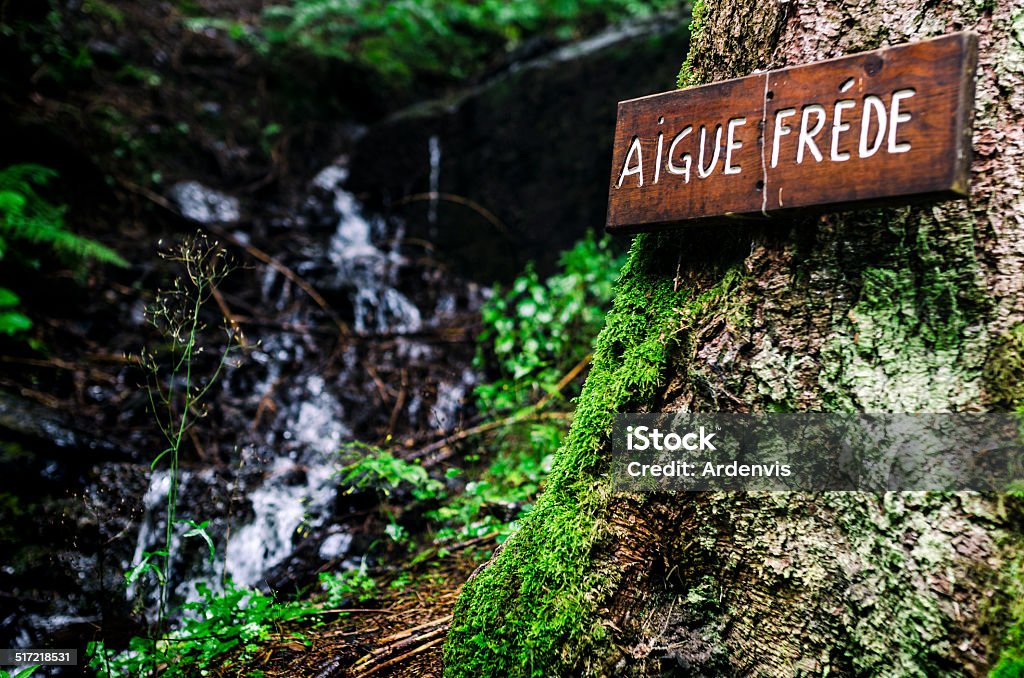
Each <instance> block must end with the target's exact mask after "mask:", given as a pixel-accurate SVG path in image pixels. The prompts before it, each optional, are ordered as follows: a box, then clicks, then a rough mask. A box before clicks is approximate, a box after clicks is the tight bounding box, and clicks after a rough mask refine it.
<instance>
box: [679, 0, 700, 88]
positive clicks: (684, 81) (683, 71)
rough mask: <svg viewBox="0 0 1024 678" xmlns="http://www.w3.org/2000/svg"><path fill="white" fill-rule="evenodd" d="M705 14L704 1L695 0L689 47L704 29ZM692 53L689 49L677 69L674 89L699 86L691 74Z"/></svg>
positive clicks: (695, 77) (691, 12) (691, 14)
mask: <svg viewBox="0 0 1024 678" xmlns="http://www.w3.org/2000/svg"><path fill="white" fill-rule="evenodd" d="M706 13H707V7H705V5H704V0H695V2H694V3H693V9H691V10H690V17H691V18H690V44H691V45H692V44H693V43H694V42H696V40H697V38H698V36H699V35H700V33H701V31H702V30H703V29H704V15H705V14H706ZM693 52H694V50H693V49H692V48H691V49H690V51H689V52H688V53H687V55H686V60H685V61H683V65H682V67H681V68H680V69H679V75H677V76H676V87H678V88H679V89H683V88H684V87H692V86H693V85H697V84H700V83H699V82H698V80H697V76H696V74H694V72H693Z"/></svg>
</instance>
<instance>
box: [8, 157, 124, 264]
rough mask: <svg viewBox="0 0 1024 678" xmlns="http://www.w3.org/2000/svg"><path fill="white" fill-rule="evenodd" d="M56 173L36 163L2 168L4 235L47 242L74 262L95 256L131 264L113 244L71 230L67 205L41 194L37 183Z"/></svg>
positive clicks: (109, 260) (38, 242)
mask: <svg viewBox="0 0 1024 678" xmlns="http://www.w3.org/2000/svg"><path fill="white" fill-rule="evenodd" d="M55 176H56V172H54V171H53V170H51V169H49V168H47V167H42V166H40V165H32V164H22V165H11V166H10V167H7V168H5V169H3V170H0V238H4V239H10V240H21V241H25V242H31V243H37V244H41V245H46V246H48V247H50V248H51V249H53V251H54V252H56V253H57V254H58V255H60V256H63V257H64V258H66V259H67V260H69V261H71V262H73V263H79V264H80V263H82V262H84V261H86V260H95V261H100V262H103V263H109V264H114V265H115V266H122V267H126V266H128V262H127V261H125V260H124V258H123V257H121V255H119V254H118V253H117V252H115V251H114V250H112V249H110V248H109V247H106V246H105V245H101V244H100V243H98V242H96V241H95V240H92V239H90V238H86V237H83V236H80V235H77V234H75V233H72V232H71V231H69V230H68V229H67V227H66V226H65V225H64V212H65V208H64V207H62V206H57V205H54V204H52V203H50V202H49V201H47V200H46V199H44V198H43V197H42V196H40V195H39V193H38V192H37V191H36V188H35V187H36V186H44V185H45V184H46V183H47V182H49V181H50V179H52V178H53V177H55ZM0 257H2V253H0Z"/></svg>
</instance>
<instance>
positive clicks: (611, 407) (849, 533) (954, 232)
mask: <svg viewBox="0 0 1024 678" xmlns="http://www.w3.org/2000/svg"><path fill="white" fill-rule="evenodd" d="M694 17H695V18H694V25H693V32H694V34H693V36H692V43H691V44H692V47H691V53H690V55H689V57H688V59H687V63H686V64H685V65H684V68H683V72H682V73H681V74H680V83H681V84H684V85H689V84H696V83H704V82H714V81H718V80H723V79H726V78H731V77H737V76H742V75H747V74H749V73H751V72H752V71H753V70H755V69H759V70H764V69H770V68H779V67H783V66H789V65H794V64H801V63H807V62H812V61H817V60H821V59H827V58H831V57H836V56H842V55H845V54H851V53H854V52H858V51H863V50H867V49H874V48H878V47H881V46H884V45H888V44H899V43H903V42H908V41H912V40H917V39H924V38H928V37H934V36H937V35H941V34H944V33H948V32H952V31H955V30H964V29H969V30H973V31H975V32H976V33H977V34H978V35H979V67H978V85H977V94H976V104H975V105H976V117H975V134H974V162H973V168H972V187H971V199H970V201H969V202H956V203H942V204H935V205H927V206H920V207H912V208H909V207H908V208H894V209H884V210H879V209H874V210H858V211H854V212H847V213H843V214H829V215H826V216H823V217H817V218H803V219H799V218H787V219H775V220H772V221H770V222H768V223H765V224H761V225H753V226H752V225H750V224H739V225H736V226H733V227H731V228H728V229H723V228H701V229H689V230H683V231H676V232H671V233H666V234H661V235H641V236H638V237H636V239H635V241H634V243H633V246H632V249H631V253H630V258H629V261H628V263H627V264H626V266H625V268H624V270H623V275H622V278H621V280H620V283H619V287H618V291H617V296H616V301H615V307H614V309H613V311H612V312H611V313H610V314H609V317H608V323H607V326H606V328H605V330H604V331H603V332H602V334H601V336H600V337H599V339H598V342H597V347H596V350H595V357H594V362H593V368H592V371H591V374H590V376H589V377H588V380H587V384H586V386H585V388H584V392H583V395H582V396H581V399H580V404H579V407H578V409H577V414H576V417H575V420H574V423H573V427H572V430H571V431H570V433H569V435H568V437H567V439H566V442H565V444H564V446H563V449H562V450H561V452H560V453H559V457H558V460H557V462H556V468H555V470H554V471H553V473H552V476H551V479H550V480H549V483H548V485H547V488H546V490H545V493H544V495H543V496H542V497H541V499H540V501H539V502H538V504H537V506H536V508H535V509H534V511H533V512H532V513H531V514H530V515H529V516H528V518H527V519H526V520H525V521H524V524H523V526H522V528H521V529H520V531H519V532H518V533H517V534H515V535H514V536H513V537H512V538H511V539H509V541H508V542H506V544H505V545H504V547H503V548H502V549H501V550H500V551H499V552H498V553H496V554H495V556H494V558H492V560H491V562H489V563H488V564H487V565H486V566H485V567H484V568H482V569H481V570H480V571H479V572H478V573H476V575H475V576H474V577H473V579H472V580H471V581H470V582H469V583H468V584H467V585H466V587H465V590H464V592H463V594H462V596H461V598H460V600H459V603H458V605H457V608H456V613H455V618H454V621H453V623H452V627H451V630H450V632H449V638H448V642H447V646H446V652H445V659H446V673H447V675H450V676H463V675H513V676H514V675H538V676H540V675H544V676H550V675H593V676H601V675H635V676H648V675H662V674H679V675H693V676H701V675H705V676H712V675H754V676H793V675H830V676H855V675H878V676H934V675H985V674H986V673H987V672H988V671H989V670H991V669H992V667H994V666H995V665H996V664H997V663H998V662H999V661H1000V656H1001V653H1002V670H1003V671H1004V672H1005V673H1003V674H1002V675H1024V671H1022V673H1021V674H1018V673H1014V672H1012V671H1013V670H1012V669H1011V668H1009V667H1010V666H1011V665H1012V664H1013V658H1014V657H1017V656H1018V654H1019V653H1021V652H1024V649H1022V648H1019V647H1016V648H1015V647H1013V646H1012V642H1017V643H1019V642H1021V639H1022V637H1024V630H1022V629H1024V625H1022V626H1019V627H1017V630H1016V631H1015V632H1013V633H1010V634H1009V637H1010V638H1011V639H1012V638H1016V640H1011V645H1007V637H1008V635H1007V632H1008V629H1009V628H1010V627H1011V626H1012V625H1014V624H1019V623H1020V616H1021V615H1022V614H1024V595H1022V592H1024V585H1022V582H1021V575H1020V572H1019V571H1018V567H1019V564H1020V559H1021V554H1024V539H1022V534H1021V529H1020V526H1021V524H1022V522H1024V506H1022V504H1024V502H1022V501H1021V500H1020V498H1016V497H1007V496H1002V495H999V496H996V495H991V496H990V495H979V494H972V493H888V494H868V493H819V494H795V493H793V494H767V493H763V494H762V493H725V492H718V493H716V492H712V493H703V494H690V495H683V494H677V495H643V496H641V495H626V494H621V493H614V492H612V490H611V488H610V487H609V481H608V477H607V472H608V468H609V464H608V460H609V457H610V454H611V450H610V442H609V433H610V425H611V420H612V416H613V414H614V413H615V412H629V411H675V410H690V411H742V412H749V411H754V412H756V411H765V410H771V409H780V408H781V409H785V410H793V411H859V410H863V411H876V412H879V411H889V412H942V411H979V410H1005V409H1007V408H1012V407H1019V406H1021V405H1022V404H1024V324H1022V323H1024V9H1022V7H1021V6H1020V3H1019V2H1018V3H1016V4H1013V3H992V2H984V1H981V2H956V3H953V2H950V3H926V4H925V5H924V6H921V3H918V2H911V1H910V0H861V1H860V2H855V1H852V0H851V1H849V2H817V3H815V2H812V1H811V0H807V1H805V2H803V3H797V2H788V3H787V2H778V3H776V2H765V1H763V0H720V1H719V2H714V3H711V2H708V6H707V7H700V6H698V7H695V9H694ZM1019 656H1021V657H1022V658H1024V654H1019ZM1019 666H1020V667H1022V668H1024V662H1021V664H1020V665H1019ZM1006 671H1008V672H1006Z"/></svg>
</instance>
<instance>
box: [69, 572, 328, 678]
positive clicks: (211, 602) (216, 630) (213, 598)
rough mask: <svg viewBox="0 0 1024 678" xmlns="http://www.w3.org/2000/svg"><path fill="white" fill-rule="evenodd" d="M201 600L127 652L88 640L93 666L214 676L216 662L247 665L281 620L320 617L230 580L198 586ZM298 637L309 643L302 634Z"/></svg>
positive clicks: (104, 675)
mask: <svg viewBox="0 0 1024 678" xmlns="http://www.w3.org/2000/svg"><path fill="white" fill-rule="evenodd" d="M197 592H198V594H199V599H198V600H197V601H195V602H192V603H186V604H185V605H184V606H183V610H184V613H185V616H184V618H183V620H182V622H181V624H180V626H179V627H178V628H177V629H175V630H174V631H172V632H170V633H168V634H167V635H166V636H165V637H163V638H159V639H150V638H143V637H135V638H133V639H132V641H131V644H130V645H129V647H128V649H127V650H124V651H121V652H111V651H110V650H109V649H107V648H106V647H105V645H104V643H103V642H102V641H98V642H93V643H90V644H89V648H88V655H89V667H90V668H91V669H93V670H94V671H95V672H96V674H97V675H98V676H100V677H101V678H114V677H115V676H116V677H118V678H122V677H123V678H128V677H131V678H135V677H136V676H144V675H154V674H153V673H151V671H153V667H155V666H158V667H161V668H160V669H159V671H158V672H159V675H161V676H166V677H168V678H170V677H172V676H197V675H209V670H210V669H211V668H212V667H213V666H215V665H216V666H219V667H220V669H222V670H223V669H229V668H231V666H232V665H233V664H236V665H244V664H245V662H247V661H248V660H249V659H251V658H252V656H253V654H254V653H255V652H257V650H258V649H259V648H260V645H259V644H260V643H262V642H264V641H266V640H268V639H269V638H270V637H271V635H272V634H273V633H275V632H276V631H277V630H278V628H279V626H280V625H281V624H282V623H285V622H289V621H293V620H297V619H307V620H308V621H313V620H315V619H317V617H316V614H317V613H318V612H319V611H320V610H319V609H318V608H316V607H314V606H312V605H310V604H307V603H302V602H298V601H283V600H277V599H275V598H274V597H272V596H269V595H266V594H264V593H260V592H259V591H255V590H252V589H247V588H242V587H239V586H235V585H234V584H232V583H231V582H230V581H229V582H227V585H226V586H225V590H224V591H223V592H222V593H221V592H215V591H213V590H212V589H211V588H210V587H208V586H207V585H205V584H198V585H197ZM292 640H293V641H296V642H300V643H305V642H306V639H305V638H304V637H303V636H301V635H296V636H295V637H293V638H292ZM232 652H235V653H237V654H235V655H234V660H233V661H232V662H230V663H228V664H224V663H223V662H222V660H221V658H222V657H223V656H224V655H225V654H227V653H232Z"/></svg>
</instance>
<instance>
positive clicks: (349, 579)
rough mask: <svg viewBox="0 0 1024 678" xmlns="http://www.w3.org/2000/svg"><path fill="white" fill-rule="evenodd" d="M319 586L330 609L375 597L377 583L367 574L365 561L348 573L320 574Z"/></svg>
mask: <svg viewBox="0 0 1024 678" xmlns="http://www.w3.org/2000/svg"><path fill="white" fill-rule="evenodd" d="M320 586H321V588H323V590H324V592H325V593H326V603H327V605H328V606H330V607H341V606H343V605H351V604H352V603H355V604H361V603H365V602H366V601H367V600H371V599H372V598H374V597H375V596H376V595H377V582H376V580H375V579H374V578H373V577H371V576H370V575H369V574H368V573H367V567H366V560H365V559H364V560H363V561H362V563H360V565H359V569H356V570H350V571H348V572H321V573H320Z"/></svg>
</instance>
